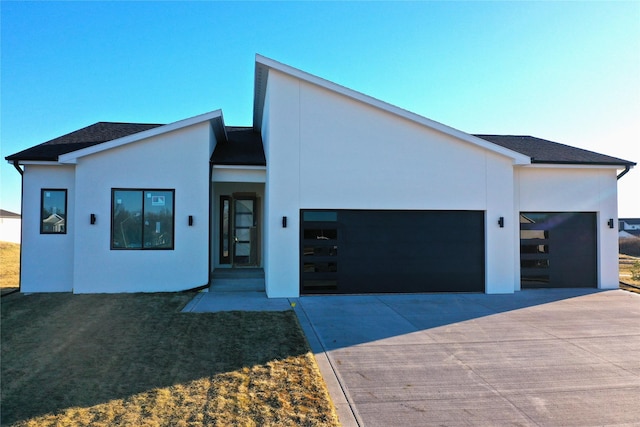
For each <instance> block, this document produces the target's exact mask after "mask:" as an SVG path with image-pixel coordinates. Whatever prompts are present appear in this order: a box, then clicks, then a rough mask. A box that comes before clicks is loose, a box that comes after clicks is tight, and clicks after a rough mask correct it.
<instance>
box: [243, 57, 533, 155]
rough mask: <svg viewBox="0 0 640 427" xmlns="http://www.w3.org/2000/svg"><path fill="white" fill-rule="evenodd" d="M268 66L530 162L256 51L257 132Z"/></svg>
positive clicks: (480, 145) (260, 119)
mask: <svg viewBox="0 0 640 427" xmlns="http://www.w3.org/2000/svg"><path fill="white" fill-rule="evenodd" d="M269 69H274V70H277V71H279V72H281V73H284V74H287V75H289V76H292V77H295V78H297V79H300V80H302V81H305V82H307V83H310V84H313V85H316V86H319V87H322V88H324V89H327V90H329V91H332V92H335V93H338V94H340V95H343V96H346V97H348V98H351V99H353V100H356V101H359V102H362V103H365V104H368V105H370V106H372V107H374V108H377V109H380V110H383V111H386V112H388V113H391V114H393V115H396V116H399V117H402V118H404V119H406V120H410V121H412V122H415V123H418V124H420V125H423V126H426V127H429V128H431V129H433V130H436V131H438V132H441V133H444V134H446V135H450V136H453V137H455V138H457V139H461V140H463V141H465V142H467V143H470V144H472V145H475V146H479V147H481V148H484V149H486V150H489V151H492V152H494V153H497V154H500V155H502V156H506V157H509V158H511V159H512V161H513V163H514V164H516V165H525V164H529V163H531V159H530V158H529V156H526V155H524V154H522V153H518V152H516V151H513V150H510V149H508V148H504V147H501V146H499V145H497V144H494V143H492V142H489V141H485V140H484V139H481V138H478V137H475V136H473V135H470V134H468V133H466V132H463V131H460V130H458V129H454V128H452V127H449V126H447V125H444V124H442V123H439V122H436V121H434V120H431V119H428V118H426V117H423V116H420V115H418V114H416V113H412V112H411V111H408V110H405V109H402V108H400V107H397V106H395V105H392V104H389V103H387V102H384V101H381V100H379V99H376V98H373V97H371V96H369V95H365V94H363V93H361V92H357V91H355V90H353V89H349V88H347V87H344V86H341V85H339V84H336V83H333V82H331V81H329V80H325V79H323V78H321V77H318V76H314V75H313V74H309V73H307V72H305V71H302V70H299V69H297V68H294V67H291V66H289V65H286V64H283V63H281V62H278V61H275V60H273V59H270V58H267V57H265V56H262V55H260V54H256V74H255V88H254V107H253V126H254V128H255V129H256V130H258V131H259V130H260V129H261V128H262V117H263V110H264V100H265V96H266V89H267V80H268V74H269Z"/></svg>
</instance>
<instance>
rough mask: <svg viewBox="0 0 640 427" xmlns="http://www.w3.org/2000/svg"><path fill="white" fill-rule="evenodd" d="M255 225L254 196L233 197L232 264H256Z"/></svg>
mask: <svg viewBox="0 0 640 427" xmlns="http://www.w3.org/2000/svg"><path fill="white" fill-rule="evenodd" d="M257 227H258V218H257V212H256V199H255V197H241V198H234V199H233V265H234V266H255V265H257V258H258V257H257V253H258V248H257Z"/></svg>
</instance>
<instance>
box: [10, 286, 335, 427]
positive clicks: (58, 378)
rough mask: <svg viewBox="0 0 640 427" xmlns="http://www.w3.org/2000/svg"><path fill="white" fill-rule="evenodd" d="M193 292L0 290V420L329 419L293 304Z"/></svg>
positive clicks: (183, 422) (192, 422) (178, 422)
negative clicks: (241, 305) (219, 304)
mask: <svg viewBox="0 0 640 427" xmlns="http://www.w3.org/2000/svg"><path fill="white" fill-rule="evenodd" d="M193 296H194V294H118V295H71V294H32V295H22V294H14V295H10V296H7V297H5V298H3V299H2V301H1V304H2V307H1V308H2V324H1V328H2V354H1V356H2V359H1V360H2V366H1V381H2V383H1V384H2V390H1V402H2V403H1V407H0V413H1V414H2V424H3V425H16V426H36V425H37V426H43V425H44V426H47V425H51V426H53V425H55V426H65V425H74V426H89V425H91V426H113V425H130V426H143V425H144V426H187V425H188V426H200V425H202V426H205V425H241V426H252V425H260V426H263V425H265V426H267V425H291V426H294V425H295V426H299V425H308V426H314V425H323V426H324V425H338V422H337V417H336V415H335V411H334V409H333V406H332V404H331V401H330V400H329V396H328V393H327V391H326V388H325V385H324V382H323V380H322V377H321V375H320V373H319V371H318V368H317V366H316V364H315V359H314V357H313V354H312V353H311V352H310V350H309V347H308V344H307V342H306V339H305V337H304V335H303V333H302V331H301V329H300V326H299V324H298V321H297V319H296V317H295V314H294V313H293V311H285V312H226V313H180V312H179V310H180V309H181V308H182V307H183V306H184V305H185V304H186V303H187V302H188V301H189V300H190V299H191V298H192V297H193Z"/></svg>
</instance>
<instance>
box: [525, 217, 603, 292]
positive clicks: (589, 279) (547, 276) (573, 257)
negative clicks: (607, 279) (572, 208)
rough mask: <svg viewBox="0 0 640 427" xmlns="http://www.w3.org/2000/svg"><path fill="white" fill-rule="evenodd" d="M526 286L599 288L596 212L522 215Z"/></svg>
mask: <svg viewBox="0 0 640 427" xmlns="http://www.w3.org/2000/svg"><path fill="white" fill-rule="evenodd" d="M520 279H521V286H522V288H577V287H588V288H595V287H597V275H596V214H595V213H592V212H522V213H521V214H520Z"/></svg>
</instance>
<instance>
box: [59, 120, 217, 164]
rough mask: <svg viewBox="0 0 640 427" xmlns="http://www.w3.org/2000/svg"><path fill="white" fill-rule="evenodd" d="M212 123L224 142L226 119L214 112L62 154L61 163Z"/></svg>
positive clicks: (72, 161)
mask: <svg viewBox="0 0 640 427" xmlns="http://www.w3.org/2000/svg"><path fill="white" fill-rule="evenodd" d="M205 121H210V122H211V125H212V127H213V131H214V134H215V135H216V138H217V139H218V140H224V139H226V137H227V133H226V130H225V127H224V118H223V116H222V110H220V109H218V110H214V111H210V112H208V113H204V114H199V115H197V116H193V117H189V118H188V119H183V120H178V121H177V122H173V123H169V124H166V125H162V126H158V127H156V128H153V129H149V130H145V131H142V132H138V133H134V134H132V135H127V136H123V137H122V138H117V139H113V140H111V141H106V142H103V143H100V144H97V145H93V146H91V147H87V148H82V149H80V150H76V151H72V152H70V153H66V154H61V155H60V156H59V157H58V162H60V163H70V164H73V163H76V162H77V160H78V159H79V158H81V157H85V156H89V155H91V154H96V153H100V152H102V151H106V150H110V149H112V148H116V147H120V146H123V145H126V144H131V143H132V142H136V141H140V140H142V139H146V138H151V137H154V136H158V135H162V134H165V133H168V132H172V131H175V130H178V129H183V128H186V127H189V126H193V125H195V124H198V123H202V122H205Z"/></svg>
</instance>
